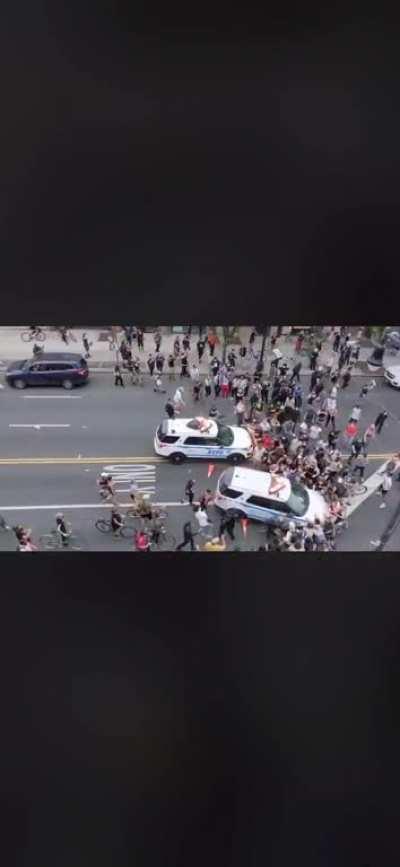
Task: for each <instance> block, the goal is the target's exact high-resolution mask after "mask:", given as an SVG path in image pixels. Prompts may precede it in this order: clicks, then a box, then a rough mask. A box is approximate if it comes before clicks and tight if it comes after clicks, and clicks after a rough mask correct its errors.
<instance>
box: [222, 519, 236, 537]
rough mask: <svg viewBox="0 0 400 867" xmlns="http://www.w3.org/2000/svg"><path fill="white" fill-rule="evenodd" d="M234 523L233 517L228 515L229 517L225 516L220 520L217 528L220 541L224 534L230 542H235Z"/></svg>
mask: <svg viewBox="0 0 400 867" xmlns="http://www.w3.org/2000/svg"><path fill="white" fill-rule="evenodd" d="M235 523H236V522H235V518H234V517H233V515H230V516H229V517H228V516H227V515H226V516H224V517H223V518H222V519H221V523H220V527H219V537H220V539H221V538H222V537H223V536H224V535H225V533H227V534H228V536H229V538H230V539H231V541H232V542H234V541H235Z"/></svg>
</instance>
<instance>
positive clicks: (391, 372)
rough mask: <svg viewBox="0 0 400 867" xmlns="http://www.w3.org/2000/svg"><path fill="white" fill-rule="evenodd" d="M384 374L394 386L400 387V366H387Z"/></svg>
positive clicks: (387, 380)
mask: <svg viewBox="0 0 400 867" xmlns="http://www.w3.org/2000/svg"><path fill="white" fill-rule="evenodd" d="M384 376H385V379H386V382H388V383H389V385H391V386H392V388H400V366H399V365H393V366H392V367H385V370H384Z"/></svg>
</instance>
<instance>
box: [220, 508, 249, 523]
mask: <svg viewBox="0 0 400 867" xmlns="http://www.w3.org/2000/svg"><path fill="white" fill-rule="evenodd" d="M225 514H226V517H227V518H234V519H235V521H242V520H243V519H244V518H247V515H245V513H244V512H242V510H241V509H228V510H227V511H226V512H225Z"/></svg>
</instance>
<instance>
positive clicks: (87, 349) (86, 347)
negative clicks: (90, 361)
mask: <svg viewBox="0 0 400 867" xmlns="http://www.w3.org/2000/svg"><path fill="white" fill-rule="evenodd" d="M82 343H83V348H84V350H85V358H90V343H89V340H88V336H87V334H86V332H85V333H84V334H82Z"/></svg>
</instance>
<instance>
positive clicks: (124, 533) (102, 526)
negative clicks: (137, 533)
mask: <svg viewBox="0 0 400 867" xmlns="http://www.w3.org/2000/svg"><path fill="white" fill-rule="evenodd" d="M94 526H95V527H96V530H98V531H99V533H104V534H107V533H113V526H112V523H111V521H108V520H107V519H106V518H99V520H98V521H96V522H95V525H94ZM133 534H134V527H129V526H126V524H123V526H122V527H121V528H120V530H119V533H115V534H114V538H116V539H118V538H122V539H131V538H132V536H133Z"/></svg>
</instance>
